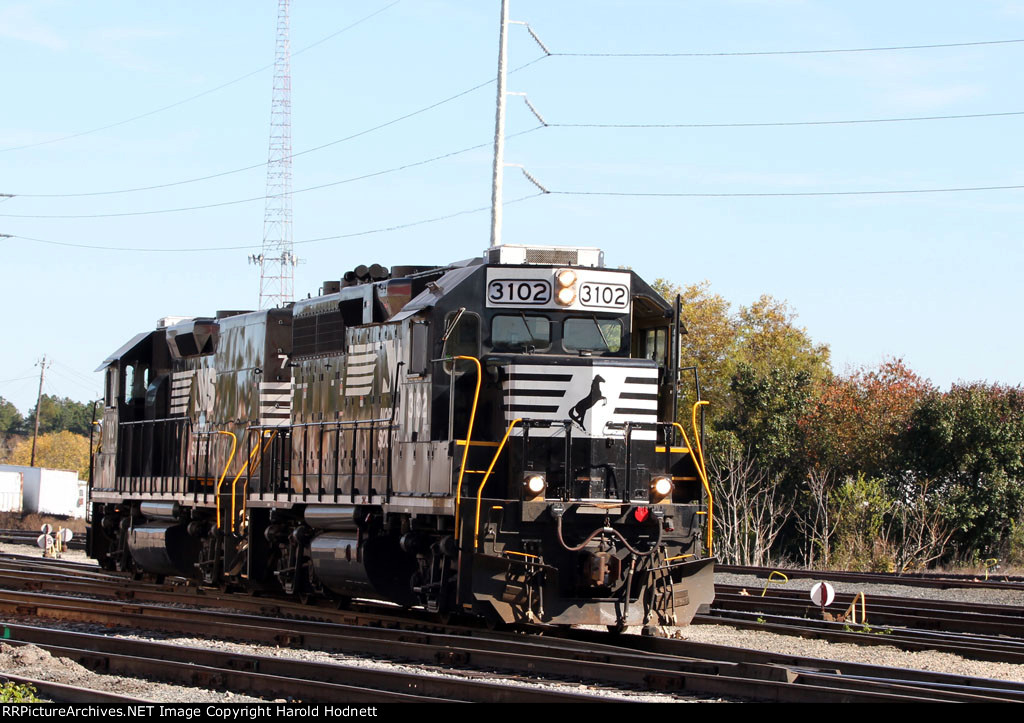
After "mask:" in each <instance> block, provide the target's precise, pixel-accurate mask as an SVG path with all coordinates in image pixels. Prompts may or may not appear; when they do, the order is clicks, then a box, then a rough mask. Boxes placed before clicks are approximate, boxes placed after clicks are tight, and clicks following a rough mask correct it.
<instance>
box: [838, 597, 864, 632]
mask: <svg viewBox="0 0 1024 723" xmlns="http://www.w3.org/2000/svg"><path fill="white" fill-rule="evenodd" d="M857 600H860V624H861V625H867V624H868V601H867V598H865V597H864V592H863V591H861V592H859V593H857V594H856V595H854V596H853V602H851V603H850V607H848V608H846V612H845V613H844V615H843V617H844V618H852V622H853V624H854V625H856V624H857Z"/></svg>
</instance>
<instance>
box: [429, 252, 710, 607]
mask: <svg viewBox="0 0 1024 723" xmlns="http://www.w3.org/2000/svg"><path fill="white" fill-rule="evenodd" d="M534 259H537V261H533V260H534ZM487 261H488V263H487V264H486V265H485V266H484V267H483V268H482V269H480V270H479V272H478V273H477V274H476V278H475V279H474V278H470V279H467V280H466V281H464V282H463V283H462V285H461V287H460V288H463V291H462V293H459V290H458V289H455V290H453V292H452V293H451V295H450V297H449V298H447V299H445V300H444V301H443V302H442V303H438V304H437V307H438V308H437V310H436V311H435V314H437V315H440V314H442V313H443V315H444V316H443V319H444V323H443V325H442V326H441V328H442V329H443V333H442V334H441V339H440V343H439V348H438V349H437V350H436V351H437V353H438V356H439V357H440V358H441V359H444V360H454V361H446V362H445V368H444V374H445V375H446V377H447V385H446V384H445V380H442V382H441V383H440V384H438V385H437V387H438V389H437V390H436V392H435V422H436V424H442V425H443V424H444V422H445V421H447V422H448V425H446V426H448V428H449V432H448V435H449V437H450V438H451V439H454V440H456V442H455V443H456V444H457V445H459V446H460V449H459V450H458V451H457V453H456V454H454V455H453V460H452V463H453V477H454V478H455V493H456V498H457V500H458V503H457V504H458V507H457V509H458V511H457V514H456V518H457V519H456V536H457V539H458V540H459V542H460V547H459V549H460V551H461V553H462V556H461V558H460V560H461V564H462V565H463V567H465V566H467V565H468V564H469V563H468V562H467V561H468V560H472V566H473V569H472V571H471V574H461V575H460V578H462V579H466V580H472V590H471V591H470V590H468V589H467V588H466V586H465V585H460V598H461V599H463V605H466V604H467V603H466V602H465V600H464V599H465V598H466V597H467V596H469V595H470V594H471V596H472V598H473V601H472V603H471V604H472V605H473V606H474V607H475V608H479V607H484V608H487V609H488V610H487V612H489V613H492V614H497V615H498V616H500V618H501V619H502V620H504V621H505V622H512V621H523V620H536V621H545V622H552V623H556V624H604V625H610V626H619V627H621V626H623V625H627V624H629V625H631V624H643V623H650V622H651V621H652V620H655V621H660V622H662V623H668V622H672V623H676V624H685V623H687V622H689V620H690V619H691V618H692V616H693V614H695V612H696V611H697V609H698V608H699V607H700V606H701V605H703V604H707V603H710V601H711V598H712V596H713V581H712V570H713V560H712V559H710V558H707V557H706V556H705V555H704V553H703V549H704V535H705V531H706V530H707V532H708V534H710V531H709V530H708V529H707V525H705V524H704V523H705V522H706V521H709V517H708V512H709V510H708V505H707V504H706V502H705V499H704V493H705V489H706V484H704V482H706V480H704V477H705V470H704V467H703V458H702V456H701V454H700V450H699V447H696V446H694V447H691V446H690V443H689V441H685V442H684V441H683V439H682V438H681V437H684V436H685V437H687V440H688V439H691V438H692V439H694V440H695V441H696V440H697V435H698V434H699V430H698V429H697V428H696V425H695V428H694V429H693V430H692V434H691V435H689V436H687V435H686V433H685V431H684V430H683V429H682V427H681V426H680V425H678V424H675V423H674V422H675V415H674V413H673V412H674V410H675V408H676V404H677V395H676V387H677V384H678V377H679V369H678V362H677V361H675V360H674V359H673V358H672V352H673V350H675V349H677V347H676V346H675V345H674V344H673V343H672V334H673V333H674V331H675V328H676V327H677V326H678V323H677V320H676V317H675V314H674V312H673V309H672V308H671V307H670V306H669V305H668V304H667V303H666V302H665V301H664V300H663V299H662V298H661V297H660V296H659V295H658V294H657V293H656V292H655V291H654V290H653V289H651V287H650V286H649V285H647V284H646V283H645V282H644V281H643V280H642V279H640V278H639V277H638V276H637V275H636V274H635V273H634V272H632V271H629V270H615V271H611V270H606V269H604V268H602V263H601V253H600V251H598V250H596V249H553V248H545V249H537V248H531V247H508V246H505V247H499V248H498V249H493V250H491V251H490V252H489V254H488V258H487ZM531 261H533V262H532V263H531ZM570 264H572V265H570ZM473 296H475V297H476V298H478V299H479V298H481V297H482V298H484V299H485V303H484V304H483V305H482V308H481V305H479V303H478V304H477V307H476V308H474V309H473V311H470V310H469V309H470V308H471V307H469V306H468V303H469V299H470V298H472V297H473ZM474 359H478V360H479V364H478V365H477V362H476V361H474ZM477 377H479V380H478V379H477ZM478 382H479V387H478V389H477V383H478ZM445 386H447V389H445ZM445 391H447V394H448V395H449V397H450V399H449V400H447V401H448V403H447V404H445V403H444V401H445V400H444V399H443V394H444V393H445ZM446 414H449V415H451V416H450V417H446ZM694 419H696V415H694ZM680 433H682V435H680ZM698 443H699V442H698ZM708 541H710V540H708Z"/></svg>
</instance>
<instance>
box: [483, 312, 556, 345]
mask: <svg viewBox="0 0 1024 723" xmlns="http://www.w3.org/2000/svg"><path fill="white" fill-rule="evenodd" d="M549 346H551V322H550V321H549V320H548V319H547V317H544V316H527V315H526V314H501V315H498V316H495V317H494V320H493V321H492V322H491V348H492V349H494V351H527V350H530V349H547V348H548V347H549Z"/></svg>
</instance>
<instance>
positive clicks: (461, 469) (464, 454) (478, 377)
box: [452, 356, 483, 540]
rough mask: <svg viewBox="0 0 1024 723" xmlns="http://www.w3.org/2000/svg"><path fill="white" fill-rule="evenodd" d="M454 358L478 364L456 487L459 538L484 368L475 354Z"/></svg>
mask: <svg viewBox="0 0 1024 723" xmlns="http://www.w3.org/2000/svg"><path fill="white" fill-rule="evenodd" d="M452 359H464V360H466V361H471V362H473V363H474V364H475V365H476V392H474V394H473V409H472V410H471V411H470V413H469V429H468V430H467V432H466V443H467V444H466V446H465V447H464V448H463V451H462V465H461V466H460V467H459V483H458V484H457V485H456V487H455V539H456V540H458V539H459V511H460V509H461V505H462V476H463V475H464V474H465V472H466V458H467V457H469V447H470V444H471V443H472V441H473V422H474V421H476V403H477V402H478V401H480V381H481V379H482V377H483V369H481V367H480V360H479V359H477V358H476V357H473V356H456V357H452ZM452 386H455V365H454V364H452Z"/></svg>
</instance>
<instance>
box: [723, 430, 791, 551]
mask: <svg viewBox="0 0 1024 723" xmlns="http://www.w3.org/2000/svg"><path fill="white" fill-rule="evenodd" d="M732 442H733V443H732V444H723V445H722V447H723V448H722V449H720V451H719V453H718V454H716V455H714V456H713V457H711V458H710V460H709V463H708V468H709V470H710V472H711V475H710V476H711V480H712V490H713V494H714V496H715V499H716V500H717V504H716V505H715V510H716V513H715V520H714V524H715V530H716V534H717V537H716V538H715V539H716V540H717V542H716V543H715V546H714V552H715V554H716V555H717V556H718V557H719V558H721V559H722V560H723V561H726V562H730V563H732V564H735V565H767V564H769V563H770V561H771V551H772V547H773V546H774V544H775V541H776V538H778V536H779V533H780V532H781V531H782V529H783V526H784V525H785V523H786V519H787V518H788V517H789V514H790V513H791V512H792V510H793V497H792V496H787V495H786V494H785V491H784V490H783V489H782V487H781V486H780V485H779V484H778V480H777V479H776V478H773V477H772V476H771V475H769V474H767V473H766V472H765V471H764V470H763V469H761V468H759V467H758V466H757V465H756V464H755V462H754V457H753V455H751V454H750V452H749V451H744V450H743V449H742V448H741V447H740V446H739V445H738V444H736V443H735V439H733V440H732Z"/></svg>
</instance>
